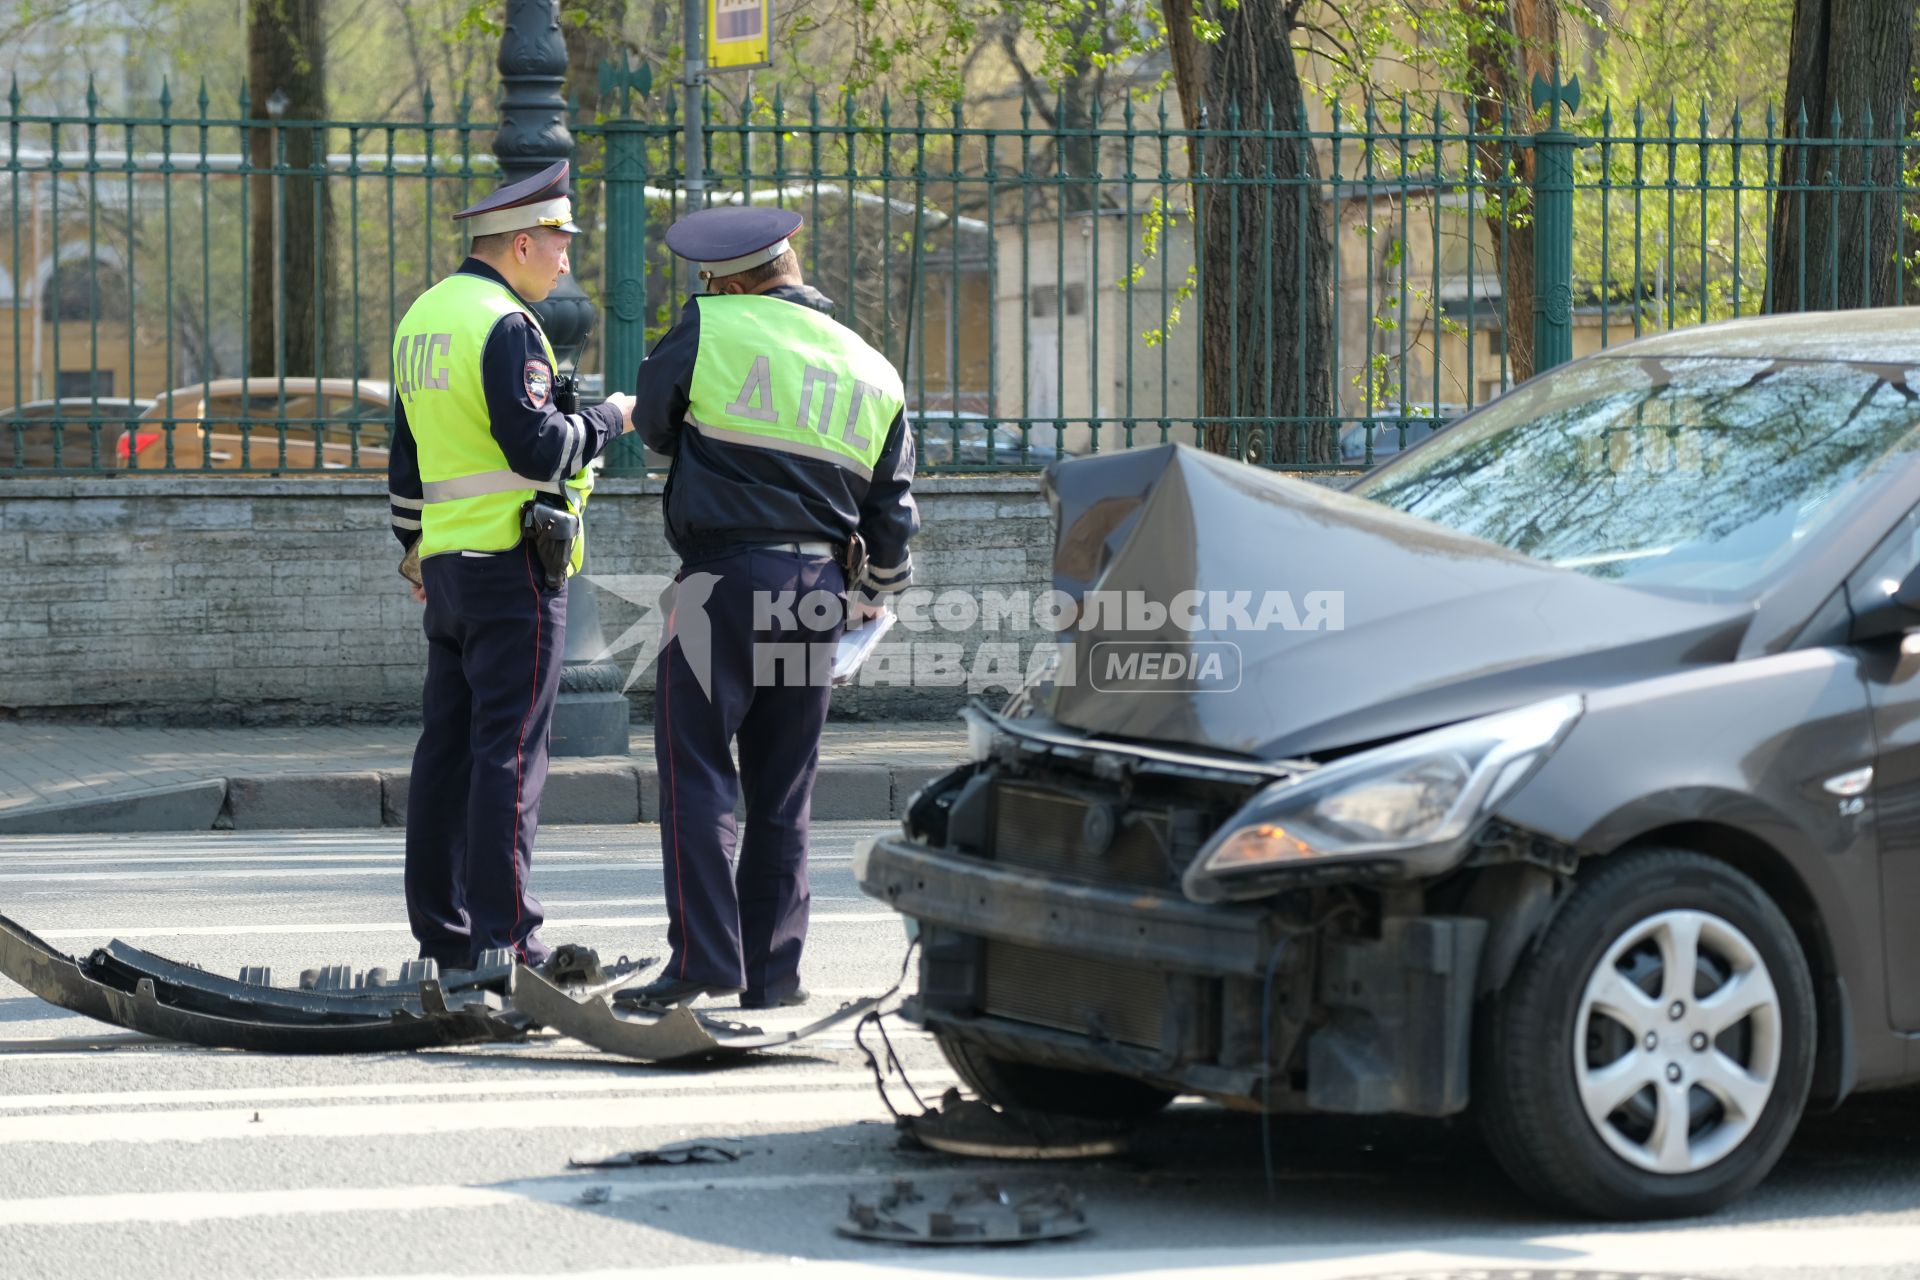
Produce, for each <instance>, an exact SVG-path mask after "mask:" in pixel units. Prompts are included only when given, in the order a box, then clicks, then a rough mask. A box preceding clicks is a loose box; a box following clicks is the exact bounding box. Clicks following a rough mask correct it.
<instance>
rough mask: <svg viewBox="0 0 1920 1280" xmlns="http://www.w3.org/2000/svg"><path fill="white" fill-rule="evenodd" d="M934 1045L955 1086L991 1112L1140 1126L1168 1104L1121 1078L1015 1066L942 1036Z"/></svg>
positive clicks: (1167, 1098)
mask: <svg viewBox="0 0 1920 1280" xmlns="http://www.w3.org/2000/svg"><path fill="white" fill-rule="evenodd" d="M934 1039H935V1040H936V1041H937V1042H938V1043H939V1045H940V1052H942V1053H944V1054H946V1055H947V1061H948V1062H950V1063H952V1064H953V1069H954V1071H955V1072H956V1073H958V1075H959V1076H960V1080H961V1082H962V1083H963V1084H965V1085H966V1086H967V1087H968V1088H969V1089H971V1090H973V1091H974V1093H976V1094H978V1095H979V1096H980V1098H981V1099H982V1100H983V1101H986V1102H990V1103H992V1104H993V1105H994V1106H996V1107H1004V1108H1008V1109H1012V1110H1021V1111H1044V1112H1048V1113H1051V1114H1053V1115H1065V1116H1079V1117H1080V1118H1082V1119H1085V1120H1142V1119H1145V1118H1146V1117H1147V1116H1150V1115H1152V1114H1154V1113H1155V1112H1157V1111H1159V1110H1161V1109H1162V1108H1164V1107H1165V1106H1166V1105H1167V1104H1168V1103H1170V1102H1172V1101H1173V1097H1174V1095H1173V1094H1172V1093H1170V1092H1169V1091H1167V1090H1165V1089H1157V1088H1155V1087H1154V1086H1152V1085H1150V1084H1142V1083H1141V1082H1140V1081H1138V1080H1130V1079H1128V1078H1127V1077H1126V1076H1116V1075H1109V1074H1107V1073H1105V1072H1099V1071H1073V1070H1070V1069H1068V1068H1065V1067H1045V1066H1041V1065H1040V1064H1039V1063H1035V1062H1019V1061H1016V1060H1014V1059H1012V1058H1003V1057H1000V1056H999V1055H998V1054H993V1053H988V1052H987V1051H986V1050H984V1049H982V1048H981V1047H980V1046H979V1045H977V1044H969V1043H967V1042H966V1041H964V1040H961V1039H959V1038H957V1037H955V1036H952V1035H949V1034H947V1033H945V1032H935V1033H934Z"/></svg>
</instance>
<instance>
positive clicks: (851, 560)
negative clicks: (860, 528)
mask: <svg viewBox="0 0 1920 1280" xmlns="http://www.w3.org/2000/svg"><path fill="white" fill-rule="evenodd" d="M838 550H839V552H840V571H841V572H842V573H844V574H845V575H846V579H847V591H848V593H849V594H851V593H852V592H854V591H857V590H859V589H860V581H861V579H863V578H865V577H866V576H867V543H866V539H864V538H862V537H861V536H860V535H859V534H857V533H856V534H853V535H852V536H851V537H849V538H848V539H847V540H846V541H845V542H843V543H841V544H840V546H839V548H838Z"/></svg>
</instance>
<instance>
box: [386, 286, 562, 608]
mask: <svg viewBox="0 0 1920 1280" xmlns="http://www.w3.org/2000/svg"><path fill="white" fill-rule="evenodd" d="M516 312H517V313H519V314H520V315H524V316H526V317H527V319H528V321H529V322H530V323H531V324H532V325H533V329H534V332H535V333H537V334H539V335H540V348H541V350H542V351H544V352H546V356H547V362H548V365H549V367H557V366H555V365H554V359H553V347H552V346H551V345H549V344H548V342H547V335H546V332H545V331H544V330H542V329H541V328H540V321H539V319H538V317H536V316H535V315H534V314H533V313H532V312H530V311H528V310H527V308H526V305H525V304H524V303H522V302H521V301H520V299H518V298H516V297H515V296H514V295H513V292H512V291H511V290H510V289H508V288H507V287H506V286H505V285H502V284H499V283H497V282H496V281H493V280H488V279H486V278H484V277H482V276H473V275H451V276H448V277H447V278H446V279H445V280H442V281H441V282H440V283H439V284H436V285H434V286H433V287H432V288H431V289H428V290H427V291H426V292H425V293H423V294H421V295H420V297H419V298H418V299H416V300H415V302H414V304H413V305H412V306H411V307H408V308H407V314H406V315H405V316H404V317H403V318H402V319H401V321H400V328H399V331H398V332H397V333H396V334H395V336H394V340H393V371H394V377H393V384H394V392H395V394H397V395H398V396H399V397H400V399H401V402H402V403H403V404H404V405H405V406H406V410H407V424H408V426H410V427H411V428H412V429H413V439H414V445H415V447H416V450H417V452H418V454H419V462H420V481H421V488H422V491H423V492H422V496H423V498H424V499H425V501H424V503H423V504H422V506H421V510H420V558H421V559H423V560H424V559H426V558H427V557H429V556H436V555H441V554H443V553H445V552H449V551H506V550H508V549H509V548H512V547H514V546H517V545H519V542H520V508H521V507H522V506H524V505H525V504H526V502H527V500H528V499H529V498H531V497H533V495H534V494H535V493H536V492H544V493H550V494H555V495H558V496H560V497H562V498H564V499H565V501H566V504H567V507H568V508H569V509H570V510H572V511H573V512H575V513H576V514H578V513H579V512H581V511H584V510H585V508H586V504H587V495H588V494H589V493H591V492H592V491H593V470H592V468H591V467H582V468H581V469H580V470H579V471H578V472H576V473H574V475H572V476H571V477H569V478H568V479H567V481H566V482H565V484H563V485H559V484H554V483H552V482H551V481H549V480H537V479H534V478H532V477H529V476H523V475H519V474H517V473H516V472H515V471H514V470H513V467H512V466H511V464H509V463H508V461H507V455H506V454H505V453H503V452H502V451H501V449H500V445H499V442H498V441H496V440H495V439H494V438H493V430H492V427H491V421H490V419H489V417H488V414H487V393H486V388H485V386H484V385H483V383H482V380H481V355H482V353H483V352H484V351H485V350H486V345H487V338H488V336H489V335H490V334H491V333H492V332H493V328H494V326H495V325H497V324H499V323H500V321H502V320H503V319H505V318H506V317H507V316H510V315H513V314H515V313H516ZM585 547H586V538H585V537H584V536H583V537H581V538H580V539H579V540H578V541H577V542H576V543H575V544H574V548H573V566H572V568H573V571H576V572H577V571H578V570H579V568H580V562H581V559H582V556H583V554H584V552H585Z"/></svg>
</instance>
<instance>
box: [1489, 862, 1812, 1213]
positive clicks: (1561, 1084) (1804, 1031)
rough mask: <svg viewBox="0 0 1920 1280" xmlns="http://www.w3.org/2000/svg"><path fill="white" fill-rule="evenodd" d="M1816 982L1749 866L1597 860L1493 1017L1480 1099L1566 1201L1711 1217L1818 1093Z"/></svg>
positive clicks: (1770, 1156) (1534, 1178) (1550, 1196)
mask: <svg viewBox="0 0 1920 1280" xmlns="http://www.w3.org/2000/svg"><path fill="white" fill-rule="evenodd" d="M1814 1032H1815V1024H1814V1001H1813V982H1812V977H1811V975H1810V974H1809V972H1808V968H1807V961H1806V957H1805V955H1804V954H1803V953H1802V951H1801V949H1800V945H1799V942H1798V940H1797V939H1796V938H1795V936H1794V933H1793V929H1792V927H1791V926H1790V925H1789V924H1788V923H1787V920H1786V917H1785V916H1784V915H1782V914H1781V912H1780V909H1779V908H1778V907H1777V906H1775V905H1774V903H1773V902H1772V900H1771V899H1769V898H1768V897H1767V896H1766V894H1765V893H1764V892H1763V891H1762V890H1761V889H1760V887H1759V886H1758V885H1756V884H1755V883H1754V882H1753V881H1752V880H1750V879H1748V878H1747V877H1746V876H1744V875H1742V874H1741V873H1740V872H1738V871H1736V870H1734V869H1733V868H1731V867H1729V866H1727V865H1725V864H1724V863H1721V862H1717V861H1715V860H1714V859H1712V858H1708V857H1705V856H1704V855H1701V854H1697V853H1692V852H1689V851H1686V850H1679V849H1641V850H1636V851H1633V852H1629V853H1622V854H1616V855H1613V856H1611V857H1608V858H1605V859H1603V860H1601V861H1599V862H1596V863H1593V864H1590V866H1589V868H1588V869H1587V871H1586V872H1584V873H1583V874H1582V876H1581V878H1580V880H1579V881H1578V882H1577V884H1576V885H1575V887H1574V890H1573V892H1572V894H1571V895H1570V896H1569V897H1568V899H1567V901H1566V902H1565V904H1564V905H1563V906H1562V907H1561V909H1560V910H1559V911H1558V912H1557V913H1556V914H1555V916H1554V918H1553V920H1552V922H1551V923H1550V924H1549V925H1548V927H1547V930H1546V932H1545V934H1544V935H1543V936H1542V937H1541V938H1540V939H1539V940H1538V942H1537V943H1536V945H1535V946H1534V947H1533V949H1532V950H1531V951H1530V952H1529V953H1528V955H1527V957H1526V958H1525V959H1524V960H1522V962H1521V964H1520V967H1519V969H1518V970H1517V971H1516V973H1515V974H1514V976H1513V978H1512V980H1511V981H1509V982H1508V984H1507V986H1506V987H1505V988H1504V989H1503V990H1502V991H1501V992H1499V993H1498V994H1497V995H1496V996H1495V997H1493V999H1492V1001H1491V1004H1490V1006H1489V1007H1488V1008H1486V1009H1485V1010H1483V1013H1482V1017H1481V1019H1480V1026H1479V1033H1478V1037H1477V1045H1476V1060H1475V1067H1474V1082H1473V1092H1474V1107H1475V1110H1476V1111H1477V1112H1478V1113H1479V1117H1480V1121H1481V1127H1482V1129H1483V1130H1484V1132H1485V1133H1486V1135H1487V1140H1488V1144H1489V1145H1490V1146H1491V1147H1492V1149H1493V1153H1494V1155H1495V1157H1496V1158H1497V1159H1498V1160H1499V1161H1500V1163H1501V1164H1502V1165H1503V1166H1504V1167H1505V1168H1506V1170H1507V1172H1508V1173H1509V1174H1510V1175H1512V1177H1513V1178H1514V1180H1515V1181H1516V1182H1518V1183H1519V1184H1520V1185H1521V1186H1522V1187H1524V1188H1527V1189H1528V1190H1530V1191H1532V1192H1534V1193H1535V1194H1537V1195H1539V1196H1540V1197H1541V1198H1543V1199H1545V1200H1547V1201H1548V1202H1549V1203H1552V1204H1554V1205H1556V1206H1558V1207H1564V1208H1572V1209H1575V1210H1578V1211H1581V1212H1585V1213H1591V1214H1596V1215H1599V1216H1602V1217H1609V1218H1659V1217H1680V1216H1686V1215H1690V1214H1699V1213H1709V1212H1711V1211H1713V1210H1715V1209H1717V1208H1719V1207H1720V1206H1722V1205H1724V1204H1726V1203H1728V1202H1729V1201H1731V1200H1733V1199H1735V1198H1736V1197H1738V1196H1740V1195H1742V1194H1743V1193H1745V1192H1746V1191H1748V1190H1749V1189H1751V1188H1752V1187H1753V1186H1754V1185H1755V1184H1757V1183H1758V1182H1759V1181H1760V1180H1761V1179H1762V1178H1764V1177H1765V1176H1766V1174H1767V1172H1768V1171H1769V1170H1770V1169H1772V1167H1773V1165H1774V1162H1775V1161H1777V1160H1778V1159H1779V1158H1780V1153H1781V1152H1782V1151H1783V1150H1784V1149H1785V1147H1786V1145H1787V1142H1788V1140H1789V1139H1790V1138H1791V1137H1792V1135H1793V1129H1794V1126H1795V1125H1796V1124H1797V1123H1798V1121H1799V1118H1800V1113H1801V1111H1802V1109H1803V1108H1804V1106H1805V1104H1806V1098H1807V1090H1808V1087H1809V1085H1810V1083H1811V1082H1812V1079H1813V1066H1814V1042H1815V1037H1814Z"/></svg>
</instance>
